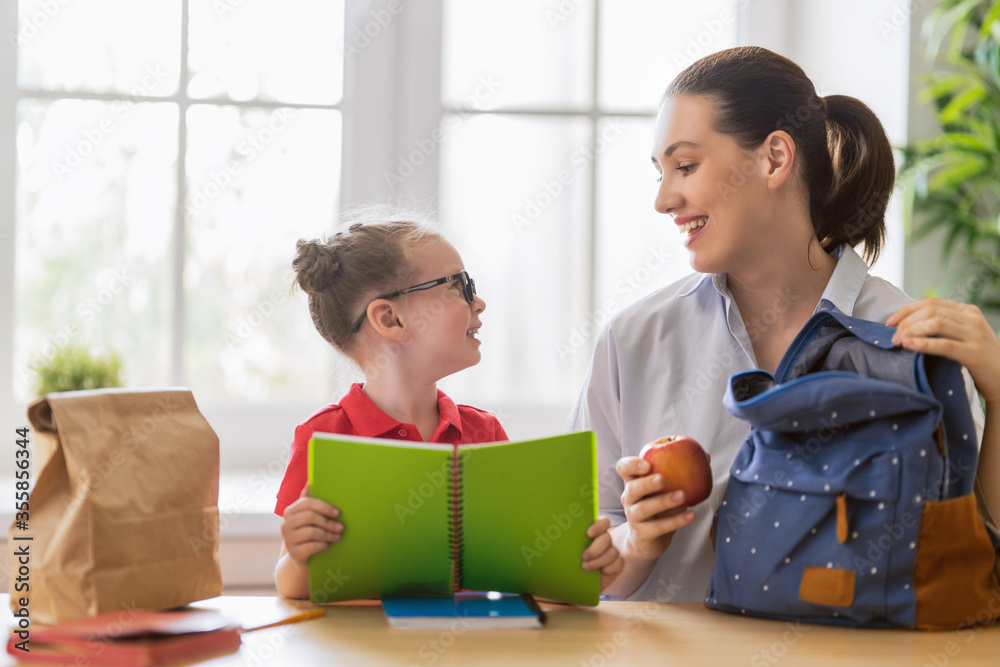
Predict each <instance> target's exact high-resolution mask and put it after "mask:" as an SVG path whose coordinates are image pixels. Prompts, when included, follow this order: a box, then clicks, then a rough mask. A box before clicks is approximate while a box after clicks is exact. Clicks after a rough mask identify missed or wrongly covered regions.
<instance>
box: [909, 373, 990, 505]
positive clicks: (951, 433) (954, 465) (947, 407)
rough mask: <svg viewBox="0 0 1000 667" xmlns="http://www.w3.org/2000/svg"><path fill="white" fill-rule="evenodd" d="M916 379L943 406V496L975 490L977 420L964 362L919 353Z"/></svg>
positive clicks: (977, 445) (953, 495) (977, 449)
mask: <svg viewBox="0 0 1000 667" xmlns="http://www.w3.org/2000/svg"><path fill="white" fill-rule="evenodd" d="M919 361H920V362H921V363H918V364H917V383H918V386H920V387H921V389H923V390H924V391H926V392H927V393H930V394H932V395H933V396H934V397H935V398H936V399H937V400H938V401H940V403H941V405H942V406H943V407H944V417H943V418H942V420H941V427H942V436H943V437H941V438H940V441H941V442H942V443H943V446H944V448H945V457H946V466H947V467H946V469H945V473H944V489H943V491H942V497H943V498H946V499H947V498H957V497H959V496H964V495H968V494H970V493H972V491H973V488H974V486H975V480H976V465H977V461H978V459H979V442H978V438H977V436H976V423H975V422H974V421H973V419H972V410H971V406H970V405H969V397H968V395H967V394H966V392H965V377H964V376H963V374H962V366H961V365H960V364H958V363H957V362H955V361H953V360H951V359H947V358H945V357H937V356H932V355H924V354H921V355H920V359H919Z"/></svg>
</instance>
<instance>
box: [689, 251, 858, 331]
mask: <svg viewBox="0 0 1000 667" xmlns="http://www.w3.org/2000/svg"><path fill="white" fill-rule="evenodd" d="M830 256H831V257H833V258H834V259H835V260H837V266H836V267H834V269H833V275H831V276H830V280H829V282H827V284H826V289H825V290H823V296H822V297H820V302H822V301H823V300H824V299H826V300H827V301H830V302H831V303H832V304H833V305H834V306H836V307H837V309H838V310H840V311H841V312H843V313H846V314H848V315H851V314H853V312H854V304H855V302H856V301H857V300H858V295H859V294H860V293H861V288H862V287H863V286H864V284H865V280H866V279H867V278H868V265H867V264H865V261H864V260H863V259H861V257H860V256H859V255H858V253H857V252H855V251H854V248H852V247H851V246H849V245H847V244H846V243H845V244H842V245H841V246H840V247H838V248H835V249H834V250H833V252H831V253H830ZM709 284H711V285H712V286H713V287H715V289H716V291H717V292H718V293H719V294H721V295H722V296H723V297H725V298H726V300H727V301H728V299H729V298H730V294H729V281H728V279H727V278H726V274H724V273H714V274H711V273H706V274H702V278H701V280H699V281H698V282H697V283H695V285H694V286H693V287H692V288H691V289H689V290H688V291H686V292H684V293H683V294H681V295H680V297H681V298H683V297H686V296H690V295H692V294H694V293H695V292H697V291H699V290H701V289H704V288H706V286H707V285H709ZM816 308H817V310H818V309H819V305H818V304H817V306H816Z"/></svg>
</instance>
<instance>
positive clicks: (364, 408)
mask: <svg viewBox="0 0 1000 667" xmlns="http://www.w3.org/2000/svg"><path fill="white" fill-rule="evenodd" d="M437 396H438V414H439V417H438V425H437V428H436V429H434V435H432V436H431V439H430V442H440V443H444V444H449V445H455V444H459V445H468V444H472V443H477V442H499V441H501V440H507V439H508V438H507V434H506V433H505V432H504V430H503V426H501V425H500V422H499V421H498V420H497V418H496V416H495V415H493V413H491V412H486V411H485V410H480V409H479V408H474V407H472V406H469V405H456V404H455V402H454V401H453V400H451V399H450V398H448V397H447V396H446V395H445V393H444V392H443V391H441V390H440V389H438V393H437ZM315 431H320V432H323V433H339V434H342V435H360V436H363V437H366V438H388V439H390V440H412V441H414V442H423V439H422V438H421V437H420V432H419V431H418V430H417V427H416V426H414V425H413V424H402V423H400V422H398V421H396V420H395V419H393V418H392V417H390V416H389V415H387V414H385V413H384V412H382V410H381V409H380V408H379V407H378V406H377V405H375V404H374V403H373V402H372V400H371V399H370V398H368V395H367V394H366V393H365V392H364V391H362V389H361V385H360V384H353V385H351V389H350V391H348V392H347V394H346V395H345V396H344V397H343V398H342V399H340V403H339V404H336V403H335V404H333V405H329V406H327V407H325V408H323V409H322V410H320V411H319V412H317V413H316V414H314V415H313V416H312V417H310V418H309V419H308V420H307V421H306V422H305V423H302V424H299V425H298V426H296V427H295V440H294V441H292V453H291V456H290V457H289V459H288V467H287V468H285V477H284V479H282V480H281V487H280V488H279V489H278V502H277V504H276V505H275V507H274V513H275V514H277V515H278V516H283V515H284V513H285V508H286V507H288V506H289V505H291V504H292V503H294V502H295V501H296V500H298V499H299V496H300V495H302V489H303V488H305V486H306V481H307V480H308V469H307V467H308V460H309V456H308V452H309V439H310V438H311V437H312V434H313V432H315Z"/></svg>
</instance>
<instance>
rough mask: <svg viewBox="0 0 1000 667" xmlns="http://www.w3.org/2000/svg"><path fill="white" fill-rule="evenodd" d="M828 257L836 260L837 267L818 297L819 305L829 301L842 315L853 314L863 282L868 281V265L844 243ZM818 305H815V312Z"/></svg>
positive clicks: (818, 307)
mask: <svg viewBox="0 0 1000 667" xmlns="http://www.w3.org/2000/svg"><path fill="white" fill-rule="evenodd" d="M830 256H831V257H833V258H834V259H835V260H837V266H836V267H834V269H833V275H832V276H830V280H829V281H828V282H827V283H826V289H825V290H823V296H821V297H820V299H819V301H820V304H822V303H823V301H824V300H826V301H829V302H830V303H832V304H833V305H834V306H836V307H837V310H839V311H840V312H842V313H845V314H847V315H853V314H854V304H855V303H856V302H857V300H858V295H859V294H861V288H862V287H864V284H865V280H867V279H868V265H867V264H866V263H865V260H863V259H861V256H860V255H858V253H857V252H855V251H854V248H852V247H851V246H849V245H847V244H846V243H845V244H843V245H841V246H840V247H839V248H837V249H836V250H834V251H833V252H831V253H830ZM819 309H820V305H819V304H817V305H816V310H819Z"/></svg>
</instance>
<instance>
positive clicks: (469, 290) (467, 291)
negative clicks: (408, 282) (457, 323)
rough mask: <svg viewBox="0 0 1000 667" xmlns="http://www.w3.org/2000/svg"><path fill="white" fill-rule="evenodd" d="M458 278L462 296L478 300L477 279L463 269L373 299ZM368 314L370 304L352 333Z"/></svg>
mask: <svg viewBox="0 0 1000 667" xmlns="http://www.w3.org/2000/svg"><path fill="white" fill-rule="evenodd" d="M456 280H458V281H460V282H461V284H462V296H464V297H465V300H466V302H468V303H469V304H472V303H473V302H474V301H475V300H476V281H475V280H473V279H472V278H470V277H469V273H468V272H467V271H461V272H459V273H456V274H455V275H453V276H445V277H444V278H438V279H437V280H429V281H427V282H426V283H420V284H419V285H414V286H413V287H407V288H406V289H401V290H397V291H395V292H390V293H388V294H383V295H382V296H377V297H375V298H374V299H372V301H378V300H379V299H392V298H393V297H397V296H402V295H403V294H406V293H408V292H419V291H421V290H425V289H430V288H432V287H437V286H438V285H445V284H447V283H451V282H455V281H456ZM370 304H371V302H369V305H370ZM367 316H368V306H365V309H364V311H362V313H361V316H360V317H359V318H358V321H357V322H355V323H354V326H353V327H351V333H352V334H353V333H358V329H360V328H361V325H362V324H364V323H365V318H366V317H367Z"/></svg>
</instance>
